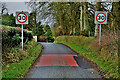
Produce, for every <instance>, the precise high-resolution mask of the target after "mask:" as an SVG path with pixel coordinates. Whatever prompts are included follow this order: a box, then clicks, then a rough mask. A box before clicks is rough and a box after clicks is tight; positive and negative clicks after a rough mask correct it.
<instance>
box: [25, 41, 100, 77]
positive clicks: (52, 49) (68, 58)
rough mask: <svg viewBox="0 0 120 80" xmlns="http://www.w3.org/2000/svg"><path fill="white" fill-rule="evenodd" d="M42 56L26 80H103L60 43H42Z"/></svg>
mask: <svg viewBox="0 0 120 80" xmlns="http://www.w3.org/2000/svg"><path fill="white" fill-rule="evenodd" d="M41 44H42V45H43V47H44V50H43V51H42V56H41V57H40V58H39V60H38V61H37V62H36V64H35V66H34V67H33V68H32V69H30V71H29V73H27V75H26V77H25V78H69V79H70V78H94V79H100V78H102V77H101V75H100V73H99V72H98V71H96V70H95V69H94V68H93V67H92V66H90V65H89V63H87V62H85V61H84V60H82V58H81V57H80V56H79V55H77V54H76V53H75V52H73V51H72V50H71V49H69V48H68V47H66V46H64V45H62V44H58V43H41Z"/></svg>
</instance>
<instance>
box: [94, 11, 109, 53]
mask: <svg viewBox="0 0 120 80" xmlns="http://www.w3.org/2000/svg"><path fill="white" fill-rule="evenodd" d="M95 24H100V27H99V49H100V51H101V46H100V42H101V24H107V12H103V11H96V12H95ZM96 26H97V25H96Z"/></svg>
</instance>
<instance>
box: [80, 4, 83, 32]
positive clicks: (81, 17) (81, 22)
mask: <svg viewBox="0 0 120 80" xmlns="http://www.w3.org/2000/svg"><path fill="white" fill-rule="evenodd" d="M80 9H81V14H80V31H83V2H81V6H80Z"/></svg>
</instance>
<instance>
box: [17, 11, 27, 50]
mask: <svg viewBox="0 0 120 80" xmlns="http://www.w3.org/2000/svg"><path fill="white" fill-rule="evenodd" d="M28 15H29V14H28V12H23V11H22V12H16V17H15V19H16V24H22V36H21V37H22V44H21V45H22V50H23V24H28Z"/></svg>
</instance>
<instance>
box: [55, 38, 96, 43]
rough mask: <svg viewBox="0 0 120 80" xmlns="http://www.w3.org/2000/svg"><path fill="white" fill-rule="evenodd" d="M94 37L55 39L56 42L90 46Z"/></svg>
mask: <svg viewBox="0 0 120 80" xmlns="http://www.w3.org/2000/svg"><path fill="white" fill-rule="evenodd" d="M93 39H94V37H85V36H58V37H57V38H55V42H69V43H73V44H88V43H90V42H91V41H92V40H93Z"/></svg>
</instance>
